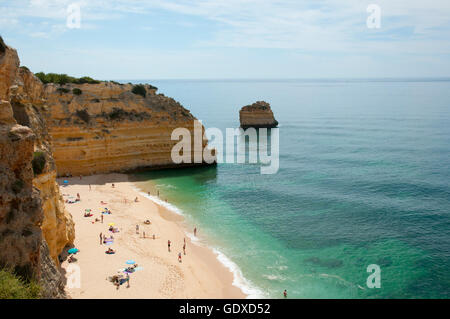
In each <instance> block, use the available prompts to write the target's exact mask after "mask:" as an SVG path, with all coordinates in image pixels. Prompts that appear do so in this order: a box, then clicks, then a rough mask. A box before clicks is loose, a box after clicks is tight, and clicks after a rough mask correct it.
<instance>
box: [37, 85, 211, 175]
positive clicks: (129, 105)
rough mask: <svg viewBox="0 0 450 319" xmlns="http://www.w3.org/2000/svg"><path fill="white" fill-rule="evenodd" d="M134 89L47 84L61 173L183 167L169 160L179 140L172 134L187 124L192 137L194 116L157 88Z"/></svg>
mask: <svg viewBox="0 0 450 319" xmlns="http://www.w3.org/2000/svg"><path fill="white" fill-rule="evenodd" d="M133 87H134V86H133V85H132V84H119V83H113V82H101V83H99V84H81V85H80V84H66V85H64V86H60V85H56V84H47V85H46V87H45V93H46V98H47V106H48V110H49V117H48V119H47V123H48V124H49V132H50V135H51V137H52V146H53V156H54V158H55V161H56V166H57V171H58V174H59V175H62V176H64V175H67V174H70V175H89V174H99V173H107V172H118V171H129V170H135V169H139V168H145V169H151V168H162V167H176V166H179V164H175V163H174V162H173V161H172V158H171V150H172V147H173V146H174V145H175V144H176V143H177V141H172V140H171V133H172V131H173V130H174V129H175V128H187V129H188V130H189V131H190V132H191V135H192V136H193V130H194V120H196V119H195V117H194V116H193V115H192V114H191V113H190V112H189V111H188V110H187V109H185V108H184V107H183V106H182V105H180V104H179V103H178V102H176V101H175V100H173V99H172V98H168V97H166V96H164V95H163V94H157V93H156V89H155V88H154V87H153V86H150V85H143V86H142V87H143V88H144V90H143V91H144V94H142V95H139V94H134V93H133V92H132V91H133ZM142 87H141V89H142ZM144 95H145V96H144ZM202 129H203V130H204V128H203V127H202ZM204 147H207V141H206V140H204V141H203V147H202V150H203V148H204ZM199 164H200V165H204V164H205V163H199Z"/></svg>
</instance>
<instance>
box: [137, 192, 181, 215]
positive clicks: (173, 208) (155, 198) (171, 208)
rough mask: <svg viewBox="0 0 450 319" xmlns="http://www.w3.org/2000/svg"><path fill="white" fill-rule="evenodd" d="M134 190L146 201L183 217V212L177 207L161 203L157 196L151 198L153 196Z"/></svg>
mask: <svg viewBox="0 0 450 319" xmlns="http://www.w3.org/2000/svg"><path fill="white" fill-rule="evenodd" d="M134 189H135V190H136V191H137V192H138V193H139V194H140V195H142V196H144V197H145V198H147V199H150V200H151V201H152V202H154V203H156V204H158V205H160V206H162V207H165V208H167V209H168V210H170V211H171V212H174V213H175V214H178V215H181V216H184V214H183V211H182V210H181V209H179V208H178V207H177V206H175V205H172V204H170V203H168V202H166V201H163V200H162V199H160V198H159V197H157V196H153V195H149V194H148V193H145V192H143V191H142V190H140V189H138V188H136V187H134Z"/></svg>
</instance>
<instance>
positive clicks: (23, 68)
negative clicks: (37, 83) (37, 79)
mask: <svg viewBox="0 0 450 319" xmlns="http://www.w3.org/2000/svg"><path fill="white" fill-rule="evenodd" d="M20 68H21V69H22V70H25V71H30V69H29V68H27V67H26V66H25V65H22V66H21V67H20Z"/></svg>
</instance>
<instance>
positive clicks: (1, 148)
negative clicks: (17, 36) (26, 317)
mask: <svg viewBox="0 0 450 319" xmlns="http://www.w3.org/2000/svg"><path fill="white" fill-rule="evenodd" d="M19 65H20V62H19V58H18V56H17V52H16V51H15V50H14V49H12V48H9V47H8V46H6V45H5V44H4V43H3V40H2V39H1V38H0V101H1V102H0V130H1V134H0V155H1V156H0V171H1V174H0V176H1V181H0V264H2V265H7V266H12V267H15V269H16V272H18V273H19V274H21V275H23V276H25V277H27V278H30V277H36V278H39V279H41V282H42V284H43V286H44V297H62V296H64V292H63V284H62V276H61V274H60V273H59V271H57V268H56V266H57V265H58V264H59V262H58V258H57V257H58V255H59V254H60V253H61V252H62V250H63V248H64V247H65V246H66V245H70V244H72V243H73V239H74V228H73V222H72V217H71V216H70V214H68V213H67V212H66V211H65V209H64V203H63V201H62V198H61V196H60V194H59V188H58V186H57V184H56V179H55V178H56V166H55V164H54V160H53V157H52V152H51V147H50V136H49V135H48V132H47V128H46V124H45V120H44V113H45V105H44V102H45V100H44V99H43V95H44V90H43V85H42V83H41V82H40V81H39V79H37V78H36V77H35V76H34V75H33V74H32V73H31V72H30V71H29V70H28V69H26V68H24V67H19ZM36 158H38V159H39V160H40V164H39V163H38V164H36ZM35 164H36V165H35ZM43 278H46V279H47V280H43ZM55 289H56V290H55Z"/></svg>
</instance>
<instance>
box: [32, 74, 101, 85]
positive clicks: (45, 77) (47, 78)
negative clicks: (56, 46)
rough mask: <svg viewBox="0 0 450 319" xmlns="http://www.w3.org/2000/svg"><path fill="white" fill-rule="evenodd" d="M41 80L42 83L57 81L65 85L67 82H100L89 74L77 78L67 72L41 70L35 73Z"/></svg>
mask: <svg viewBox="0 0 450 319" xmlns="http://www.w3.org/2000/svg"><path fill="white" fill-rule="evenodd" d="M35 75H36V76H37V77H38V78H39V80H41V81H42V83H44V84H47V83H56V84H60V85H64V84H67V83H74V84H84V83H89V84H98V83H100V81H98V80H94V79H93V78H90V77H88V76H83V77H81V78H75V77H73V76H69V75H67V74H58V73H44V72H39V73H36V74H35Z"/></svg>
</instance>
